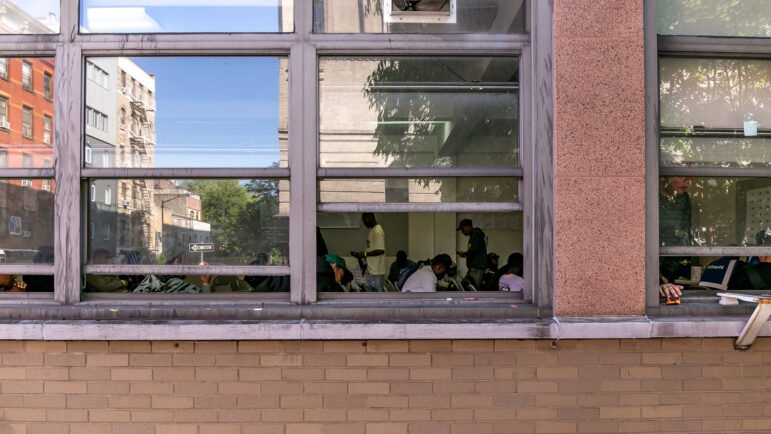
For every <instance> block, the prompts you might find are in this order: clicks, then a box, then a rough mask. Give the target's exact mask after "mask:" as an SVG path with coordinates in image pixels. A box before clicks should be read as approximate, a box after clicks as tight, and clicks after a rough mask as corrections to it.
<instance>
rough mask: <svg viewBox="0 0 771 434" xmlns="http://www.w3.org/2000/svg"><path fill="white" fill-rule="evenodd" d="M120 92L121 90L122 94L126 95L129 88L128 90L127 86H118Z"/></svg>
mask: <svg viewBox="0 0 771 434" xmlns="http://www.w3.org/2000/svg"><path fill="white" fill-rule="evenodd" d="M120 92H121V93H122V94H124V95H128V93H129V90H128V88H127V87H122V88H120Z"/></svg>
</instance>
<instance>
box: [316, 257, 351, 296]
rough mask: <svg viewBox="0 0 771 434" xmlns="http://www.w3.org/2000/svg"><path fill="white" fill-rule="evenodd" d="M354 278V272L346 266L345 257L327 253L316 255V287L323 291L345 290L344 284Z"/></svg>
mask: <svg viewBox="0 0 771 434" xmlns="http://www.w3.org/2000/svg"><path fill="white" fill-rule="evenodd" d="M351 280H353V274H351V272H350V271H348V269H347V268H345V259H343V258H341V257H340V256H338V255H334V254H326V255H324V256H317V257H316V288H317V290H318V291H321V292H343V291H345V288H344V286H345V285H347V284H348V283H350V282H351Z"/></svg>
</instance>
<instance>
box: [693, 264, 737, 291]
mask: <svg viewBox="0 0 771 434" xmlns="http://www.w3.org/2000/svg"><path fill="white" fill-rule="evenodd" d="M736 262H737V260H736V258H735V257H730V256H723V257H722V258H720V259H716V260H714V261H712V262H710V263H709V264H707V266H706V267H704V272H703V273H701V281H700V282H699V286H703V287H706V288H711V289H718V290H722V291H725V290H727V289H728V282H729V281H730V280H731V276H733V274H734V271H735V269H736Z"/></svg>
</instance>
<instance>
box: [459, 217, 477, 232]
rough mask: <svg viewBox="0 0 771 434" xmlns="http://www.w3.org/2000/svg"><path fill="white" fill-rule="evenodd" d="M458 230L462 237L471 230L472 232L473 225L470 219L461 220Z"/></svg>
mask: <svg viewBox="0 0 771 434" xmlns="http://www.w3.org/2000/svg"><path fill="white" fill-rule="evenodd" d="M458 230H459V231H461V233H462V234H463V235H466V236H468V235H469V234H470V233H471V231H472V230H474V224H473V223H471V219H463V220H461V221H460V223H458Z"/></svg>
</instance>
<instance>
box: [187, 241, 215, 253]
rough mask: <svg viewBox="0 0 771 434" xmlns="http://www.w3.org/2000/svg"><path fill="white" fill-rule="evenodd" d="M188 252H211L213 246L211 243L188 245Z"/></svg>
mask: <svg viewBox="0 0 771 434" xmlns="http://www.w3.org/2000/svg"><path fill="white" fill-rule="evenodd" d="M188 251H190V252H213V251H214V244H212V243H190V247H189V248H188Z"/></svg>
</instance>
